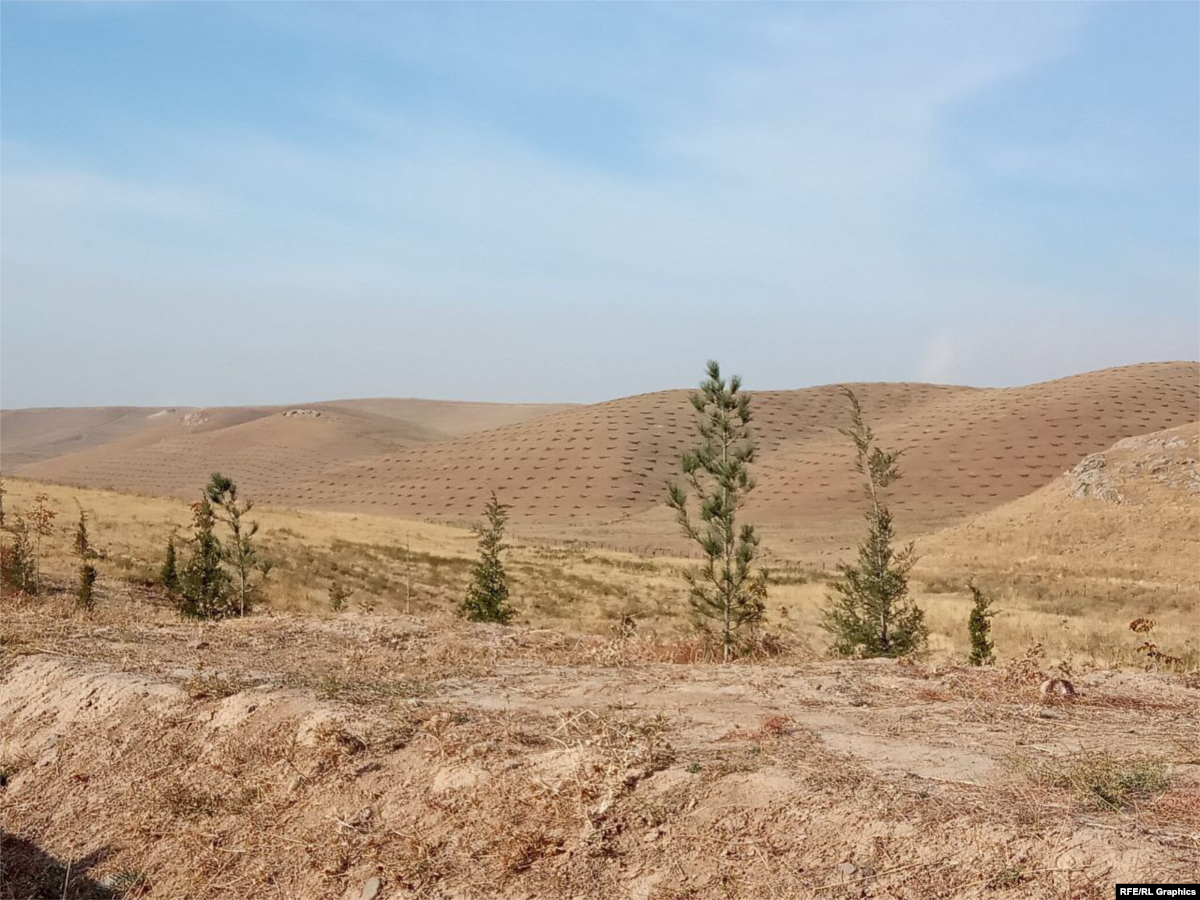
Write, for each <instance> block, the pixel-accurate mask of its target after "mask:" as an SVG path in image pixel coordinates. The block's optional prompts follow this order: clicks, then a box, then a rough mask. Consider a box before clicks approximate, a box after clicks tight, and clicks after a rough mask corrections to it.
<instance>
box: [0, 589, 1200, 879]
mask: <svg viewBox="0 0 1200 900" xmlns="http://www.w3.org/2000/svg"><path fill="white" fill-rule="evenodd" d="M3 612H4V616H3V621H2V627H3V634H2V638H3V640H2V647H3V654H2V657H0V658H2V670H3V769H2V774H3V783H4V787H3V788H2V793H0V797H2V801H3V803H2V807H0V815H2V820H3V830H4V834H5V842H6V843H5V851H6V852H5V854H4V859H3V865H4V875H5V877H4V880H3V889H2V895H3V896H4V897H5V898H10V897H11V898H15V897H30V896H47V897H48V896H54V897H90V896H121V897H135V896H144V897H194V898H209V897H213V898H215V897H261V898H271V897H279V898H283V897H288V898H295V897H306V898H307V897H313V898H315V897H345V898H359V897H361V898H382V900H388V898H400V897H490V896H498V897H597V898H599V897H639V898H666V897H698V898H699V897H713V898H717V897H720V898H726V897H814V896H821V897H1029V898H1032V897H1062V898H1067V897H1084V898H1088V897H1097V898H1098V897H1110V896H1111V895H1112V890H1113V888H1112V885H1113V883H1114V882H1137V881H1170V880H1178V881H1182V880H1188V879H1189V878H1191V877H1192V876H1194V872H1195V866H1196V860H1197V855H1198V853H1200V747H1198V742H1197V727H1196V726H1197V715H1196V710H1197V702H1198V701H1200V685H1198V684H1197V682H1196V680H1195V678H1194V676H1192V677H1184V676H1177V675H1166V674H1152V673H1144V672H1131V671H1124V672H1114V671H1092V672H1084V673H1071V677H1072V679H1073V681H1074V684H1075V686H1076V687H1077V689H1078V696H1077V697H1076V698H1075V699H1074V700H1070V701H1058V702H1047V701H1044V700H1043V698H1042V697H1041V694H1040V692H1039V685H1040V682H1041V679H1042V678H1043V677H1044V676H1046V675H1049V674H1052V673H1051V672H1050V671H1049V670H1048V669H1047V668H1046V665H1045V664H1044V663H1043V662H1041V661H1040V660H1039V659H1038V658H1037V657H1036V656H1031V657H1029V658H1027V659H1025V660H1022V661H1019V662H1015V663H1012V664H1010V665H1008V666H1006V667H1003V668H985V669H965V668H962V667H954V666H945V667H940V668H934V667H929V666H925V665H921V664H916V663H905V662H893V661H861V662H814V663H805V664H793V663H788V662H780V661H778V660H764V661H760V662H756V663H740V664H734V665H712V664H705V663H698V662H696V661H695V660H696V659H697V658H698V654H697V653H696V652H695V647H694V646H693V645H690V644H688V643H687V642H685V641H677V642H673V643H662V644H656V643H652V642H649V641H644V640H639V639H637V638H634V637H624V638H622V637H619V636H618V637H611V638H603V637H598V636H579V635H572V634H568V633H563V632H559V631H554V630H549V629H532V630H531V629H518V628H499V627H488V626H469V625H465V624H462V623H457V622H454V621H452V620H439V619H427V620H422V619H418V618H415V617H410V616H400V615H362V614H350V615H344V616H341V617H337V618H325V619H315V618H308V617H302V616H259V617H254V618H251V619H247V620H242V621H233V622H226V623H222V624H220V625H216V626H208V627H204V628H198V627H197V626H195V625H188V624H184V623H181V622H180V621H179V620H178V619H175V618H173V617H172V616H170V615H168V614H166V613H165V611H161V610H158V609H156V608H155V607H154V606H153V605H152V604H151V603H150V602H149V598H137V602H136V603H131V604H130V605H129V606H128V607H126V608H124V609H122V610H109V611H108V612H107V613H106V614H105V615H103V616H94V617H90V618H89V617H84V616H81V615H78V614H74V615H72V614H70V613H68V612H67V611H66V610H65V608H64V607H63V606H62V604H61V603H60V602H59V601H56V600H39V601H25V602H22V603H16V604H14V603H12V602H11V601H9V602H8V603H6V605H5V607H4V610H3Z"/></svg>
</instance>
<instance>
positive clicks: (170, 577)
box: [158, 535, 179, 595]
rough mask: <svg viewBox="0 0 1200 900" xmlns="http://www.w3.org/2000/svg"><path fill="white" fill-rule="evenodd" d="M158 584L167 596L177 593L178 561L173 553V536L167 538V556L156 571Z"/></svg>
mask: <svg viewBox="0 0 1200 900" xmlns="http://www.w3.org/2000/svg"><path fill="white" fill-rule="evenodd" d="M158 583H159V584H160V585H162V588H163V590H164V591H166V592H167V593H168V594H171V595H175V594H178V593H179V559H178V555H177V554H176V552H175V535H171V536H170V537H169V538H167V555H166V558H165V559H164V560H163V564H162V568H161V569H159V571H158Z"/></svg>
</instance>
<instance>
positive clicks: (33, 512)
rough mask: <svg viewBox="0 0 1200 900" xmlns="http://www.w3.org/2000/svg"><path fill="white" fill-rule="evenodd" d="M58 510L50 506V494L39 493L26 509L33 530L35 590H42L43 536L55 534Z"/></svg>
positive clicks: (34, 591)
mask: <svg viewBox="0 0 1200 900" xmlns="http://www.w3.org/2000/svg"><path fill="white" fill-rule="evenodd" d="M57 517H58V512H57V511H56V510H55V509H53V508H52V507H51V506H50V495H49V494H46V493H39V494H38V495H37V496H36V497H34V498H33V506H31V507H30V508H29V509H27V510H26V511H25V519H26V520H27V521H28V522H29V529H30V531H32V532H33V541H34V544H33V591H32V593H34V594H40V593H41V592H42V538H46V537H49V536H50V535H52V534H54V520H55V519H56V518H57Z"/></svg>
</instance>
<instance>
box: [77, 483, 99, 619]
mask: <svg viewBox="0 0 1200 900" xmlns="http://www.w3.org/2000/svg"><path fill="white" fill-rule="evenodd" d="M75 555H76V556H77V557H79V581H78V582H77V583H76V585H75V602H76V603H77V604H79V607H80V609H91V608H92V607H93V606H95V605H96V567H95V566H94V565H93V564H92V560H94V559H95V558H96V556H97V554H96V551H95V550H93V549H92V542H91V538H89V536H88V527H87V513H86V512H85V511H84V509H83V507H80V508H79V524H78V525H76V526H75Z"/></svg>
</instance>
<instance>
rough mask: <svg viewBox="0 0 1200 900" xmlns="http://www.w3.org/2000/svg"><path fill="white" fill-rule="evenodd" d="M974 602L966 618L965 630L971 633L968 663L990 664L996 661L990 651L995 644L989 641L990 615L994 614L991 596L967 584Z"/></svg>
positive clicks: (990, 633) (974, 664) (977, 664)
mask: <svg viewBox="0 0 1200 900" xmlns="http://www.w3.org/2000/svg"><path fill="white" fill-rule="evenodd" d="M969 587H970V588H971V597H972V599H973V600H974V603H973V604H972V606H971V615H970V616H969V617H968V618H967V631H968V632H969V633H970V635H971V656H970V663H971V665H973V666H990V665H991V664H992V663H993V662H995V661H996V657H995V655H994V654H993V653H992V651H993V650H994V649H995V644H993V643H992V641H991V636H992V617H993V616H994V615H996V613H995V611H994V610H993V609H992V598H991V597H989V596H987V595H986V594H985V593H984V592H983V591H981V590H980V589H979V588H977V587H975V585H973V584H972V585H969Z"/></svg>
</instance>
